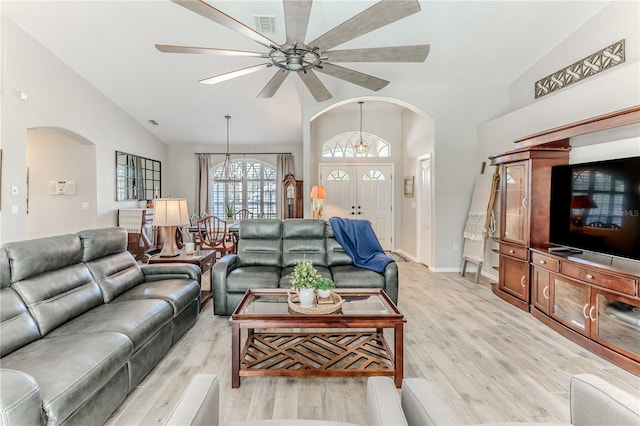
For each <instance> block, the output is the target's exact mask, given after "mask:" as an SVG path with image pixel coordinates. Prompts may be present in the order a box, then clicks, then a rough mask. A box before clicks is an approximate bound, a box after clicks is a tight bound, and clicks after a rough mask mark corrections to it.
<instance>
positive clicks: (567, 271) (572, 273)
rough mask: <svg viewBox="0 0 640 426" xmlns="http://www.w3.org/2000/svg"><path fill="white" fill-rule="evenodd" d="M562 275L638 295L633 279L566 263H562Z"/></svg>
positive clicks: (630, 294)
mask: <svg viewBox="0 0 640 426" xmlns="http://www.w3.org/2000/svg"><path fill="white" fill-rule="evenodd" d="M562 273H563V274H564V275H567V276H569V277H572V278H575V279H577V280H581V281H584V282H587V283H589V284H592V285H595V286H598V287H603V288H607V289H609V290H613V291H617V292H618V293H623V294H628V295H629V296H635V295H636V294H637V293H636V282H635V280H633V279H631V278H624V277H617V276H615V275H609V274H605V273H602V272H598V271H596V270H594V269H590V268H584V267H581V266H578V265H574V264H570V263H565V262H562Z"/></svg>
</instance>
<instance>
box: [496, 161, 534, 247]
mask: <svg viewBox="0 0 640 426" xmlns="http://www.w3.org/2000/svg"><path fill="white" fill-rule="evenodd" d="M527 176H528V163H527V162H526V161H521V162H517V163H512V164H505V165H504V166H503V176H502V179H503V192H502V193H503V198H502V201H503V204H502V220H503V221H504V223H503V226H502V228H501V229H502V232H503V235H502V239H503V240H505V241H513V242H517V243H520V244H524V245H527V244H528V242H529V235H528V227H529V225H528V224H529V222H528V214H527V202H528V200H527Z"/></svg>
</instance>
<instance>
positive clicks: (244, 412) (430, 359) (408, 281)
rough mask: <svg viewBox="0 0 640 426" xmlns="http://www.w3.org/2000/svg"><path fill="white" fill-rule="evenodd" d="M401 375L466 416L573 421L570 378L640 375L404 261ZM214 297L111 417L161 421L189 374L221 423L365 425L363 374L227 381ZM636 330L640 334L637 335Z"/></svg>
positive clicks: (226, 353)
mask: <svg viewBox="0 0 640 426" xmlns="http://www.w3.org/2000/svg"><path fill="white" fill-rule="evenodd" d="M398 266H399V270H400V297H399V303H398V307H399V308H400V310H401V311H402V312H403V313H404V314H405V316H406V318H407V323H406V326H405V377H425V378H427V379H428V380H429V381H430V382H431V383H433V385H434V386H435V387H436V388H437V389H438V391H439V392H440V394H441V395H442V396H443V397H444V398H445V400H446V401H447V403H448V404H449V406H450V407H451V408H452V409H453V411H454V412H455V413H456V414H457V415H458V417H459V418H460V419H461V420H462V421H463V423H467V424H470V423H482V422H498V421H540V422H569V405H568V403H569V378H570V377H571V376H572V375H573V374H578V373H592V374H596V375H598V376H600V377H603V378H605V379H606V380H608V381H610V382H612V383H615V384H617V385H618V386H620V387H622V388H624V389H626V390H627V391H629V392H632V393H635V394H639V396H640V379H639V378H638V377H637V376H635V375H633V374H631V373H629V372H627V371H625V370H623V369H621V368H619V367H617V366H615V365H613V364H611V363H610V362H608V361H606V360H604V359H602V358H600V357H598V356H596V355H593V354H591V353H590V352H588V351H587V350H585V349H583V348H581V347H580V346H577V345H576V344H574V343H572V342H570V341H569V340H567V339H565V338H564V337H562V336H560V335H559V334H557V333H556V332H554V331H553V330H551V329H549V328H548V327H546V326H544V325H543V324H542V323H540V322H539V321H538V320H536V319H535V318H533V316H531V315H530V314H528V313H525V312H523V311H521V310H519V309H517V308H515V307H513V306H511V305H509V304H508V303H506V302H504V301H502V300H501V299H499V298H498V297H496V296H495V295H494V294H493V293H491V289H490V285H489V283H488V282H487V281H486V280H484V281H483V282H481V283H479V284H476V283H474V282H473V280H472V278H473V276H472V275H468V276H467V277H461V276H460V275H459V274H454V273H451V274H441V273H434V272H431V271H429V270H428V269H427V268H426V267H425V266H423V265H420V264H417V263H413V262H406V263H399V264H398ZM212 311H213V308H212V306H211V302H209V303H208V304H207V305H206V306H205V307H204V309H203V310H202V312H201V313H200V317H199V319H198V321H197V323H196V324H195V326H194V327H193V328H192V329H191V330H190V331H189V332H188V333H187V334H186V335H185V336H183V338H182V339H181V340H180V341H179V342H178V343H177V344H176V345H175V346H174V347H173V348H172V350H171V351H170V352H169V354H168V355H167V356H166V357H165V358H164V360H163V361H162V362H161V363H160V364H159V365H158V366H157V367H156V368H155V369H154V370H153V371H152V372H151V374H149V376H147V378H146V379H145V380H144V381H143V382H142V383H141V384H140V385H139V386H138V387H137V388H136V389H135V390H134V391H133V392H132V393H131V394H129V396H128V398H127V399H126V400H125V401H124V402H123V404H122V405H121V406H120V407H119V408H118V410H117V411H116V412H115V413H114V414H113V416H112V417H111V419H110V420H109V421H108V424H109V425H114V426H115V425H138V424H162V423H163V422H164V421H166V419H167V417H168V415H169V414H170V412H171V409H172V408H173V407H174V406H175V404H176V403H177V401H178V398H179V397H180V395H181V393H182V391H183V390H184V388H185V387H186V385H187V383H188V381H189V380H190V378H191V376H192V375H193V374H196V373H215V374H217V375H218V376H219V379H220V385H221V389H220V393H221V395H220V421H221V422H222V421H231V420H244V419H268V418H275V419H277V418H308V419H326V420H340V421H349V422H354V423H359V424H364V423H365V421H366V418H365V406H366V380H367V379H366V378H317V379H293V378H253V377H249V378H247V377H244V378H242V384H241V386H240V388H238V389H232V388H231V374H230V372H231V361H230V353H231V348H230V343H231V329H230V326H229V323H228V318H227V317H216V316H214V315H213V312H212ZM639 338H640V337H639Z"/></svg>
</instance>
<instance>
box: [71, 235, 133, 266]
mask: <svg viewBox="0 0 640 426" xmlns="http://www.w3.org/2000/svg"><path fill="white" fill-rule="evenodd" d="M78 237H80V241H81V242H82V250H83V252H82V255H83V260H84V261H85V262H89V261H91V260H94V259H98V258H101V257H105V256H108V255H110V254H115V253H121V252H123V251H126V250H127V231H126V230H125V229H124V228H118V227H113V228H100V229H88V230H86V231H81V232H78Z"/></svg>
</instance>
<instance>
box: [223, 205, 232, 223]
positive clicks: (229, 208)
mask: <svg viewBox="0 0 640 426" xmlns="http://www.w3.org/2000/svg"><path fill="white" fill-rule="evenodd" d="M224 211H225V213H226V215H227V222H231V221H232V220H233V203H232V202H231V201H229V202H228V203H227V204H225V206H224Z"/></svg>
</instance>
